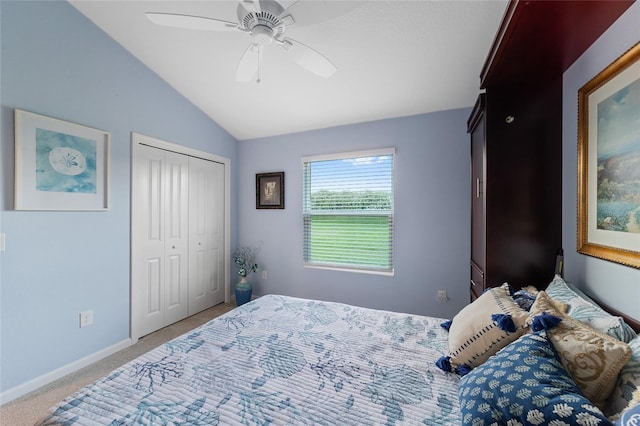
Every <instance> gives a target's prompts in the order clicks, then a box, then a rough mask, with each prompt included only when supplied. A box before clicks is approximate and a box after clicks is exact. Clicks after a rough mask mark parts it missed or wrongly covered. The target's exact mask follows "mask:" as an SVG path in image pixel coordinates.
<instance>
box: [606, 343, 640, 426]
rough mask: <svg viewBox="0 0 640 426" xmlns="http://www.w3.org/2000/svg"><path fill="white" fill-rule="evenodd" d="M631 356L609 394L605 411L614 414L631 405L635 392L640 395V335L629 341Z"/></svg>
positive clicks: (609, 414)
mask: <svg viewBox="0 0 640 426" xmlns="http://www.w3.org/2000/svg"><path fill="white" fill-rule="evenodd" d="M629 347H630V348H631V358H629V361H627V363H626V364H625V365H624V367H622V370H620V374H618V381H617V382H616V386H615V387H614V388H613V392H611V395H610V396H609V400H608V401H607V406H606V407H605V410H604V413H605V414H606V415H607V416H613V415H616V414H618V413H621V412H622V411H623V410H624V409H625V408H626V407H627V406H629V404H630V402H631V400H632V399H633V396H632V395H633V394H634V392H636V393H638V394H639V396H640V336H636V338H635V339H633V340H632V341H630V342H629Z"/></svg>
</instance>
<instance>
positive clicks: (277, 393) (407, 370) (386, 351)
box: [38, 295, 460, 426]
mask: <svg viewBox="0 0 640 426" xmlns="http://www.w3.org/2000/svg"><path fill="white" fill-rule="evenodd" d="M442 321H443V320H442V319H439V318H431V317H423V316H416V315H408V314H400V313H394V312H386V311H378V310H372V309H366V308H360V307H355V306H349V305H345V304H339V303H330V302H319V301H314V300H305V299H297V298H292V297H285V296H275V295H269V296H264V297H261V298H259V299H256V300H254V301H252V302H250V303H247V304H245V305H242V306H240V307H238V308H236V309H234V310H233V311H231V312H228V313H227V314H225V315H222V316H220V317H218V318H215V319H213V320H212V321H210V322H208V323H207V324H204V325H202V326H200V327H199V328H196V329H195V330H193V331H191V332H189V333H186V334H184V335H182V336H180V337H178V338H176V339H174V340H172V341H170V342H168V343H166V344H164V345H162V346H160V347H158V348H156V349H154V350H152V351H150V352H148V353H146V354H144V355H142V356H140V357H139V358H137V359H135V360H132V361H131V362H129V363H127V364H125V365H124V366H122V367H121V368H119V369H117V370H115V371H113V372H112V373H111V374H109V375H107V376H105V377H104V378H102V379H100V380H98V381H97V382H95V383H93V384H91V385H89V386H86V387H85V388H83V389H81V390H80V391H78V392H77V393H75V394H74V395H72V396H70V397H69V398H67V399H66V400H65V401H63V402H61V403H60V404H59V405H58V406H56V407H54V408H53V409H52V411H51V414H50V415H48V416H47V417H46V418H45V419H43V420H42V421H41V422H40V423H38V424H41V425H114V426H115V425H140V424H146V425H207V426H209V425H217V424H221V425H254V424H260V425H262V424H293V425H298V424H300V425H305V424H308V425H311V424H312V425H323V424H324V425H335V424H340V425H382V424H384V425H402V424H427V425H437V424H460V409H459V406H458V381H459V378H458V377H457V376H456V375H454V374H451V373H445V372H443V371H442V370H440V369H438V367H436V365H435V361H436V360H437V359H438V358H440V357H441V356H442V355H445V354H446V353H447V351H448V346H447V333H446V332H445V331H444V330H443V329H442V328H441V327H440V323H441V322H442Z"/></svg>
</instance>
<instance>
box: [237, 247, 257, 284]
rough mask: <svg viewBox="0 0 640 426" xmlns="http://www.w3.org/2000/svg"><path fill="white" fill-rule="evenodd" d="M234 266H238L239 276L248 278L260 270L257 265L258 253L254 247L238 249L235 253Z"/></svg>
mask: <svg viewBox="0 0 640 426" xmlns="http://www.w3.org/2000/svg"><path fill="white" fill-rule="evenodd" d="M233 264H234V265H235V266H236V271H237V272H238V275H240V276H241V277H242V278H246V276H247V275H249V274H250V273H252V272H256V271H257V270H258V264H257V263H256V251H255V249H253V248H252V247H238V248H237V249H236V250H235V251H234V252H233Z"/></svg>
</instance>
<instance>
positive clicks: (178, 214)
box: [132, 145, 224, 336]
mask: <svg viewBox="0 0 640 426" xmlns="http://www.w3.org/2000/svg"><path fill="white" fill-rule="evenodd" d="M133 178H134V182H135V184H134V186H133V187H134V194H133V211H134V213H135V214H136V216H137V217H136V218H135V221H136V223H138V226H137V228H139V229H138V230H137V231H136V232H138V238H137V243H134V247H133V250H135V251H136V253H134V255H133V256H132V258H133V259H135V260H134V261H135V262H136V265H134V268H133V269H134V274H135V276H134V277H133V285H134V286H137V288H136V293H137V295H138V297H137V309H136V310H137V312H138V314H137V316H138V336H144V335H146V334H149V333H151V332H153V331H156V330H158V329H160V328H162V327H165V326H167V325H169V324H172V323H174V322H176V321H179V320H181V319H184V318H186V317H187V316H189V315H192V314H195V313H197V312H199V311H202V310H203V309H206V308H209V307H211V306H213V305H215V304H218V303H222V302H224V285H223V282H224V275H223V274H224V272H223V271H224V249H223V246H224V244H223V242H224V231H223V229H224V165H223V164H220V163H216V162H213V161H208V160H203V159H199V158H195V157H190V156H187V155H183V154H178V153H174V152H170V151H165V150H162V149H159V148H155V147H149V146H144V145H139V146H138V151H137V153H136V156H135V164H134V173H133Z"/></svg>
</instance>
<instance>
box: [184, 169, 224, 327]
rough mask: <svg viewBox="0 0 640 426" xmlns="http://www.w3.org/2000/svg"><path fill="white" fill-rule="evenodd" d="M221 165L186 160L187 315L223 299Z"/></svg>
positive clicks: (222, 172) (222, 171) (222, 196)
mask: <svg viewBox="0 0 640 426" xmlns="http://www.w3.org/2000/svg"><path fill="white" fill-rule="evenodd" d="M223 188H224V165H223V164H219V163H216V162H213V161H208V160H203V159H200V158H195V157H191V158H190V159H189V315H193V314H195V313H197V312H200V311H202V310H204V309H207V308H209V307H211V306H213V305H215V304H218V303H222V302H224V286H223V282H224V280H223V279H224V275H223V271H224V268H223V266H224V252H223V249H222V247H223V241H224V233H223V229H224V228H223V223H224V222H223V221H224V191H223Z"/></svg>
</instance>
